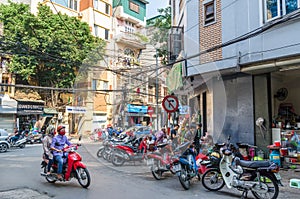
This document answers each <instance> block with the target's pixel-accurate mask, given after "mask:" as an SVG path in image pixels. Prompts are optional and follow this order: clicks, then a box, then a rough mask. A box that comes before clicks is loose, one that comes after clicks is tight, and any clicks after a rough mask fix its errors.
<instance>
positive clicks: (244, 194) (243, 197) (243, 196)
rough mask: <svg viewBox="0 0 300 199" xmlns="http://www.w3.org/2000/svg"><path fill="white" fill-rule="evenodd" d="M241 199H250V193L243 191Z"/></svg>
mask: <svg viewBox="0 0 300 199" xmlns="http://www.w3.org/2000/svg"><path fill="white" fill-rule="evenodd" d="M241 198H242V199H246V198H248V191H243V193H242V196H241Z"/></svg>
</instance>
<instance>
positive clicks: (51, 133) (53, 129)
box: [49, 127, 56, 137]
mask: <svg viewBox="0 0 300 199" xmlns="http://www.w3.org/2000/svg"><path fill="white" fill-rule="evenodd" d="M55 134H56V132H55V128H54V127H53V128H51V129H50V130H49V135H50V136H52V137H53V136H54V135H55Z"/></svg>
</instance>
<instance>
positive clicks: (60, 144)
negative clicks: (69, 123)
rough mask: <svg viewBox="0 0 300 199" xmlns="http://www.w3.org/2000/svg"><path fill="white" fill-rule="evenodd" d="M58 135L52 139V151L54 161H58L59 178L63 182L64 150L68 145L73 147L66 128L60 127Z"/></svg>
mask: <svg viewBox="0 0 300 199" xmlns="http://www.w3.org/2000/svg"><path fill="white" fill-rule="evenodd" d="M57 133H58V135H57V136H55V137H54V138H53V139H52V143H51V149H52V150H53V155H54V160H56V161H57V164H58V170H57V178H58V179H59V180H62V169H63V158H62V156H63V151H62V150H63V148H64V147H65V145H66V144H67V145H68V146H70V145H72V144H71V142H69V140H68V138H67V136H65V133H66V131H65V127H64V126H58V127H57Z"/></svg>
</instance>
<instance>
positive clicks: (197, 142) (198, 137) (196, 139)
mask: <svg viewBox="0 0 300 199" xmlns="http://www.w3.org/2000/svg"><path fill="white" fill-rule="evenodd" d="M201 127H202V124H200V123H198V124H197V127H196V132H195V137H194V145H195V149H196V151H197V152H196V153H197V154H199V153H200V149H201V144H200V142H201V138H202V135H201Z"/></svg>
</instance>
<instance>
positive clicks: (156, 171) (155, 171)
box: [151, 160, 163, 180]
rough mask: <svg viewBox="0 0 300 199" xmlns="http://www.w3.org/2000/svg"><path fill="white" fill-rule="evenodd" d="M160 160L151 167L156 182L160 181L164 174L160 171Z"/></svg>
mask: <svg viewBox="0 0 300 199" xmlns="http://www.w3.org/2000/svg"><path fill="white" fill-rule="evenodd" d="M160 164H161V162H160V160H155V161H154V164H153V165H152V166H151V173H152V175H153V177H154V178H155V179H156V180H160V179H161V177H162V174H163V171H162V170H160V169H159V167H160Z"/></svg>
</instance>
